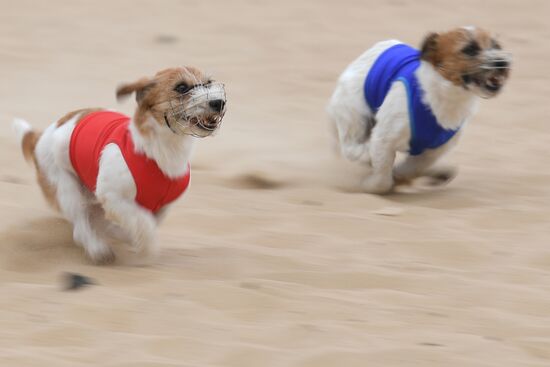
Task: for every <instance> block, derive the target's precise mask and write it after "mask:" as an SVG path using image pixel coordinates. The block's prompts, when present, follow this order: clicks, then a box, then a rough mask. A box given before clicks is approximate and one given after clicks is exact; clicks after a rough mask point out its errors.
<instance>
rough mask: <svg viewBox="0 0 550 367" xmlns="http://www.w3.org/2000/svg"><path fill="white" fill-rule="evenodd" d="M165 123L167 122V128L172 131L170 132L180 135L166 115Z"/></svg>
mask: <svg viewBox="0 0 550 367" xmlns="http://www.w3.org/2000/svg"><path fill="white" fill-rule="evenodd" d="M164 122H166V126H168V128H169V129H170V131H172V132H173V133H174V134H176V135H177V134H178V133H177V132H176V130H174V129H173V128H172V125H170V122H168V117H166V114H164Z"/></svg>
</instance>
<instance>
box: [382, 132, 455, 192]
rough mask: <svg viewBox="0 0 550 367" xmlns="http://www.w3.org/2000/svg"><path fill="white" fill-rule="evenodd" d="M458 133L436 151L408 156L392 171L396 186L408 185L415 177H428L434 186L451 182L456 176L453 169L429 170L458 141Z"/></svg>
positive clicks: (438, 168)
mask: <svg viewBox="0 0 550 367" xmlns="http://www.w3.org/2000/svg"><path fill="white" fill-rule="evenodd" d="M459 135H460V132H457V133H456V134H455V136H453V138H452V139H451V140H449V141H448V142H447V143H446V144H444V145H442V146H441V147H439V148H437V149H426V150H425V151H424V152H423V153H422V154H419V155H414V156H413V155H408V156H407V157H406V158H405V160H404V161H403V162H401V163H400V164H398V165H397V166H396V167H395V168H394V169H393V178H394V180H395V182H396V183H397V184H408V183H410V181H412V180H414V179H415V178H417V177H429V178H431V179H432V180H433V182H434V183H435V184H443V183H447V182H449V181H451V180H452V179H453V178H454V177H455V176H456V169H455V168H453V167H437V168H431V167H432V166H433V164H434V163H435V162H437V160H439V158H441V157H442V156H443V155H444V154H445V153H447V152H448V151H449V150H450V149H451V148H452V147H454V146H455V145H456V143H457V141H458V138H459Z"/></svg>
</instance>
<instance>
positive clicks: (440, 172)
mask: <svg viewBox="0 0 550 367" xmlns="http://www.w3.org/2000/svg"><path fill="white" fill-rule="evenodd" d="M457 173H458V170H457V169H456V168H455V167H442V168H433V169H430V170H428V171H426V172H425V173H424V174H423V175H422V177H425V178H427V179H428V184H429V185H430V186H441V185H446V184H448V183H449V182H451V181H452V180H453V179H454V178H455V177H456V175H457Z"/></svg>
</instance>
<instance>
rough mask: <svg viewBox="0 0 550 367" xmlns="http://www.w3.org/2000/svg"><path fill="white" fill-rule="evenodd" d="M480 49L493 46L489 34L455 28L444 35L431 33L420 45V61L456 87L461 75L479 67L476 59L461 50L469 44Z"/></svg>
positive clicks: (459, 82)
mask: <svg viewBox="0 0 550 367" xmlns="http://www.w3.org/2000/svg"><path fill="white" fill-rule="evenodd" d="M474 41H475V42H477V44H478V45H479V47H480V49H482V50H483V49H487V48H490V47H492V46H493V40H492V39H491V36H490V34H489V33H488V32H487V31H485V30H483V29H479V28H475V29H473V30H469V29H465V28H457V29H453V30H451V31H448V32H445V33H440V34H437V33H431V34H429V35H428V36H427V37H426V38H425V39H424V42H423V44H422V47H421V49H422V59H423V60H426V61H428V62H430V63H431V64H433V65H434V66H435V67H436V69H437V70H438V71H439V73H440V74H441V75H442V76H443V77H444V78H446V79H447V80H449V81H451V82H453V83H454V84H456V85H462V75H463V74H464V73H466V72H468V71H469V70H473V69H475V68H476V67H477V66H478V65H479V60H478V59H477V58H476V57H468V56H466V55H464V54H463V53H462V49H463V48H464V47H465V46H466V45H468V43H470V42H474Z"/></svg>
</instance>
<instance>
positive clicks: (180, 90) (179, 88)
mask: <svg viewBox="0 0 550 367" xmlns="http://www.w3.org/2000/svg"><path fill="white" fill-rule="evenodd" d="M191 88H192V87H190V86H188V85H187V84H185V83H179V84H178V85H176V87H175V88H174V90H175V91H176V92H178V93H179V94H185V93H187V92H189V91H190V90H191Z"/></svg>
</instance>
